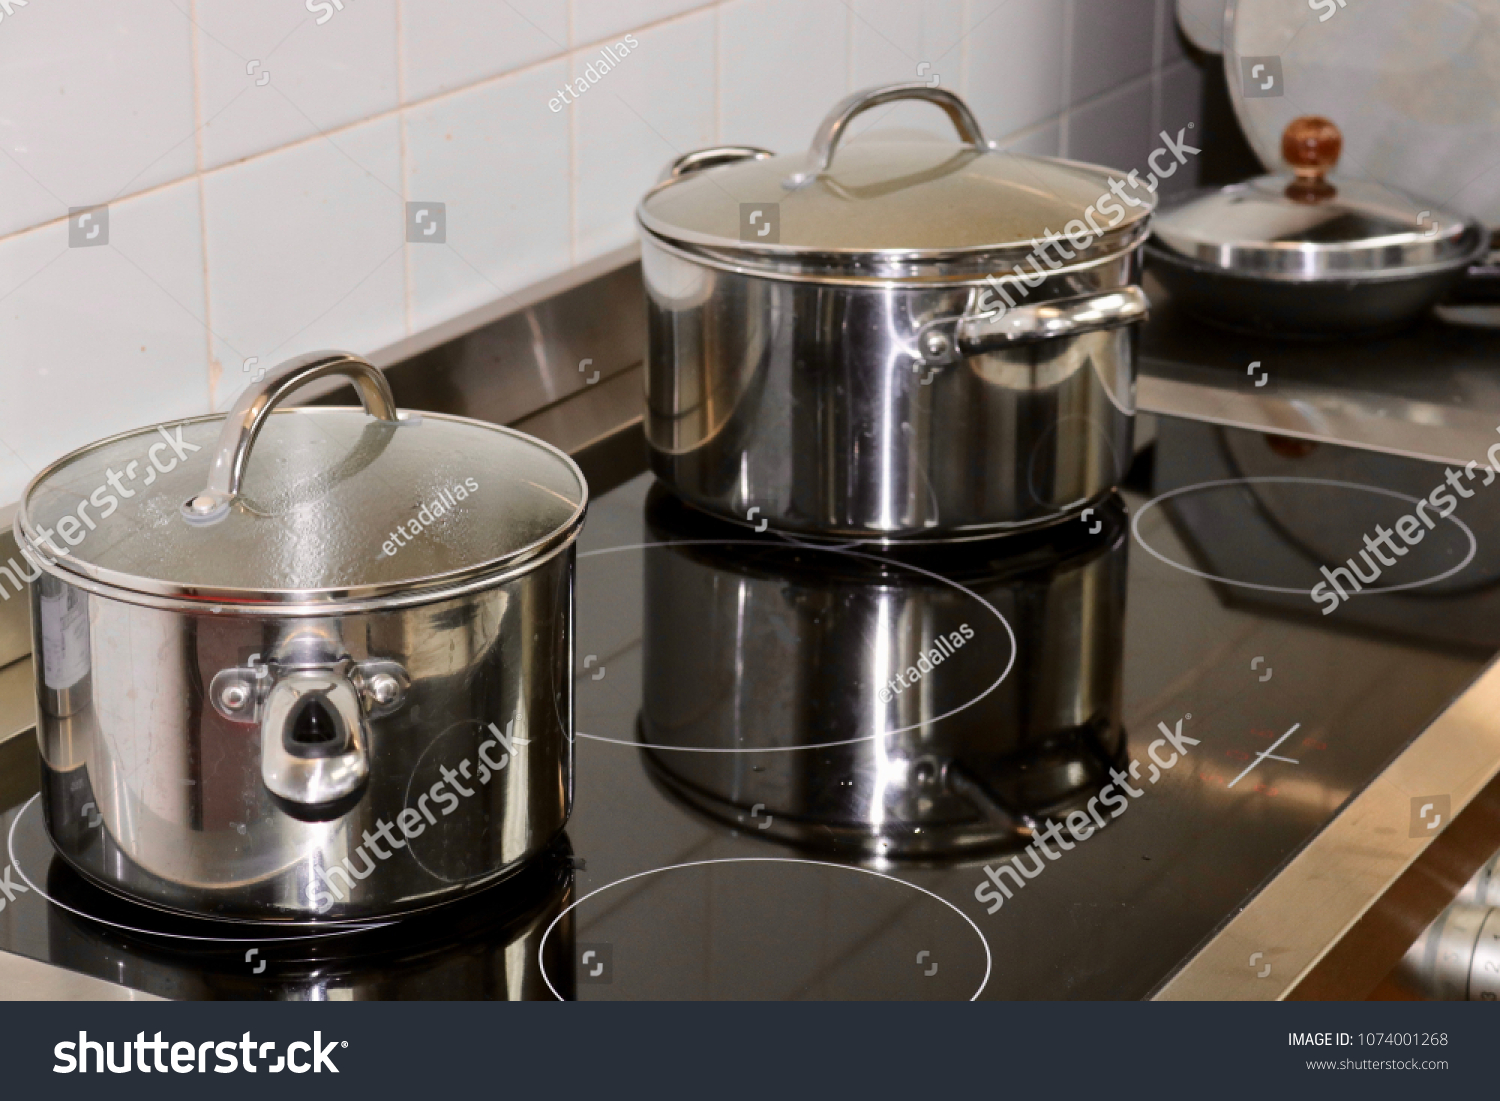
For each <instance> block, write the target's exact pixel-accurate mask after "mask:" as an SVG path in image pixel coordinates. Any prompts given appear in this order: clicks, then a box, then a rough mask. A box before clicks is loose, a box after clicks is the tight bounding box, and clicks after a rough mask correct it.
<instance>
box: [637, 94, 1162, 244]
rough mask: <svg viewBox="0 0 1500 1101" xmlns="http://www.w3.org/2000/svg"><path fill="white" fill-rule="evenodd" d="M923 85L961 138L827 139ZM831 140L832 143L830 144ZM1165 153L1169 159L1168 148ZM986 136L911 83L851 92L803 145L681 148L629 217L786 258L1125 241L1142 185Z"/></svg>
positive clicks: (1133, 227) (962, 112) (1137, 213)
mask: <svg viewBox="0 0 1500 1101" xmlns="http://www.w3.org/2000/svg"><path fill="white" fill-rule="evenodd" d="M896 99H923V100H927V101H929V102H931V103H933V104H935V105H936V106H939V107H941V108H942V109H943V110H945V111H946V112H947V113H948V114H949V116H950V118H952V119H953V121H954V124H955V127H956V128H957V130H958V132H959V135H960V137H961V138H963V139H964V141H963V142H962V143H957V142H940V141H878V140H868V141H863V142H859V143H855V144H850V145H847V146H840V145H839V141H840V139H841V138H842V137H843V136H844V134H845V132H846V130H847V127H848V125H849V122H850V121H851V120H852V119H853V118H854V117H855V116H856V115H858V114H859V113H861V112H862V111H865V110H868V109H870V108H871V107H874V106H877V105H880V104H883V103H888V102H891V101H892V100H896ZM835 152H836V153H837V155H836V156H835ZM1168 162H1169V163H1171V160H1170V158H1168ZM1117 175H1118V176H1119V177H1120V178H1119V179H1114V178H1112V177H1111V176H1110V174H1109V172H1108V171H1106V170H1105V169H1102V168H1098V167H1095V166H1092V165H1086V164H1077V163H1073V162H1069V161H1060V160H1051V159H1046V158H1039V157H1029V156H1022V155H1019V154H1014V153H1004V152H999V151H996V150H994V149H993V148H992V147H990V145H989V144H988V143H987V142H986V141H985V140H984V138H983V136H982V134H981V133H980V130H979V125H978V123H977V121H975V120H974V117H973V115H972V114H971V113H970V111H969V109H968V107H967V106H966V105H965V104H964V103H963V101H962V100H960V99H959V98H958V97H957V96H955V95H953V93H951V92H948V91H946V90H945V89H940V88H931V87H928V86H927V85H924V84H916V85H895V86H893V87H890V88H879V89H873V90H870V91H866V92H860V93H856V94H855V95H853V96H851V97H849V98H848V99H846V100H845V101H844V102H842V103H841V104H839V105H838V106H837V107H835V108H834V110H833V112H832V113H830V114H829V116H828V117H827V118H826V119H825V120H824V122H823V124H822V126H821V127H820V129H819V132H818V134H817V136H816V137H815V139H814V141H813V146H812V149H811V150H810V152H808V153H806V154H802V153H798V154H789V155H782V156H773V155H772V154H770V153H767V152H766V151H764V150H758V149H751V148H741V147H734V148H724V149H716V150H704V151H701V152H698V153H693V154H689V155H688V156H687V157H684V158H682V159H681V160H679V161H678V162H677V163H676V164H674V165H673V166H672V168H671V169H669V171H668V174H667V175H666V177H665V178H664V179H663V181H662V182H661V183H659V184H658V185H657V186H656V187H655V188H654V189H653V190H652V191H651V192H649V193H648V194H647V195H646V197H645V198H644V199H643V200H642V201H641V204H640V207H639V209H638V211H637V216H638V218H639V220H640V223H641V225H642V227H643V228H644V229H645V230H646V231H648V232H649V233H651V234H654V235H656V236H657V237H659V238H663V239H665V240H667V241H669V242H672V243H675V244H678V245H683V246H689V247H696V248H702V249H709V250H714V251H716V252H719V253H721V254H732V255H734V256H736V257H738V258H743V259H746V260H749V261H752V262H753V261H756V260H759V261H769V262H773V263H780V264H781V265H784V266H787V267H790V268H798V267H801V266H803V264H804V262H805V261H807V260H809V259H810V258H813V257H821V258H824V259H825V260H826V259H829V258H835V259H836V258H843V259H845V260H846V261H849V262H857V261H858V260H859V259H861V258H869V257H876V258H887V257H895V256H900V257H914V258H932V259H942V258H945V257H946V258H953V259H958V260H962V259H963V258H965V257H972V256H973V254H976V253H977V254H1016V256H1017V258H1021V257H1024V255H1025V254H1027V253H1029V252H1031V251H1032V250H1033V249H1034V247H1035V245H1036V243H1037V242H1038V241H1041V240H1052V241H1059V240H1063V239H1064V238H1063V235H1064V234H1067V235H1068V237H1069V238H1071V239H1072V240H1073V242H1074V245H1075V247H1073V248H1070V249H1069V252H1075V251H1080V249H1079V248H1078V247H1076V246H1079V245H1081V252H1082V253H1083V255H1081V256H1079V257H1077V258H1076V259H1071V260H1070V261H1069V263H1070V264H1076V263H1081V262H1083V260H1085V259H1091V258H1093V257H1095V256H1098V255H1104V254H1107V253H1110V252H1115V251H1118V250H1119V249H1120V248H1121V247H1123V243H1125V242H1130V243H1133V234H1132V231H1137V233H1136V235H1138V231H1139V229H1140V227H1141V226H1142V224H1143V223H1144V222H1145V221H1146V220H1147V219H1148V218H1149V216H1150V213H1151V210H1152V207H1153V205H1154V198H1153V195H1152V194H1151V192H1150V191H1148V190H1147V188H1146V186H1145V184H1144V183H1141V182H1139V181H1138V180H1137V181H1131V180H1130V179H1128V178H1127V177H1125V174H1124V173H1119V174H1117Z"/></svg>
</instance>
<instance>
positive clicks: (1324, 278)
mask: <svg viewBox="0 0 1500 1101" xmlns="http://www.w3.org/2000/svg"><path fill="white" fill-rule="evenodd" d="M1470 228H1471V229H1479V230H1481V231H1482V229H1483V227H1481V226H1479V223H1477V222H1472V223H1470ZM1278 247H1279V248H1280V249H1281V250H1282V251H1283V252H1285V253H1287V254H1288V255H1291V254H1294V253H1308V252H1313V253H1314V254H1317V255H1322V254H1319V253H1316V249H1317V248H1319V247H1320V246H1315V245H1296V244H1290V245H1282V246H1278ZM1489 251H1490V242H1489V235H1488V234H1487V233H1485V232H1478V233H1477V234H1476V235H1475V237H1474V239H1473V243H1472V244H1471V246H1470V247H1469V248H1468V249H1467V250H1466V251H1465V252H1463V253H1462V254H1460V255H1457V256H1453V257H1450V258H1448V259H1446V260H1435V261H1433V262H1431V263H1428V264H1412V265H1409V266H1407V267H1395V268H1342V269H1340V268H1326V267H1325V268H1320V269H1319V270H1318V271H1315V272H1312V273H1308V272H1301V271H1274V270H1256V269H1253V268H1245V267H1232V266H1225V265H1222V264H1215V263H1213V262H1211V261H1208V260H1204V259H1203V258H1202V257H1198V256H1185V255H1184V254H1182V253H1180V252H1178V251H1177V250H1176V249H1174V248H1172V247H1171V246H1170V245H1168V244H1166V243H1165V242H1163V241H1161V240H1158V239H1157V238H1156V237H1151V238H1149V239H1148V240H1147V241H1146V242H1145V254H1146V255H1147V256H1148V257H1150V258H1152V259H1153V260H1158V261H1161V262H1163V263H1167V264H1170V265H1172V266H1174V267H1178V268H1183V269H1186V270H1188V271H1193V272H1198V273H1201V274H1204V275H1214V276H1225V277H1228V278H1230V279H1238V280H1242V281H1243V282H1246V283H1276V284H1282V285H1289V286H1290V285H1295V286H1306V287H1317V286H1332V285H1334V284H1337V283H1357V284H1360V285H1366V284H1372V283H1401V282H1406V281H1416V280H1420V279H1423V278H1425V277H1427V276H1431V275H1443V274H1447V273H1450V272H1459V271H1463V270H1465V269H1467V268H1468V267H1469V266H1470V265H1471V264H1473V263H1474V262H1475V261H1477V260H1479V259H1481V258H1482V257H1484V256H1485V255H1487V254H1488V253H1489Z"/></svg>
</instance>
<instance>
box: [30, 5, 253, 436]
mask: <svg viewBox="0 0 1500 1101" xmlns="http://www.w3.org/2000/svg"><path fill="white" fill-rule="evenodd" d="M188 11H189V12H190V13H191V14H190V15H189V16H188V28H187V33H188V53H189V56H190V57H191V58H192V67H193V158H194V159H193V182H194V185H195V186H196V187H197V189H198V251H199V253H200V257H199V259H200V261H201V263H202V265H203V353H204V354H203V369H204V372H205V373H206V375H207V377H206V378H205V379H204V382H205V383H206V386H205V388H204V389H205V392H206V397H207V398H208V411H209V412H213V411H214V409H216V408H217V407H218V404H219V383H220V381H221V379H222V377H223V374H224V372H223V365H222V364H220V366H219V369H218V370H215V368H214V363H215V359H214V314H213V309H214V303H213V292H212V289H211V287H212V283H211V280H210V277H209V264H208V192H207V189H206V188H205V187H204V186H203V58H202V56H201V54H200V51H199V49H198V0H189V7H188ZM138 194H139V193H138ZM22 232H25V231H24V230H23V231H22Z"/></svg>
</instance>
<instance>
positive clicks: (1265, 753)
mask: <svg viewBox="0 0 1500 1101" xmlns="http://www.w3.org/2000/svg"><path fill="white" fill-rule="evenodd" d="M1301 725H1302V724H1301V723H1293V724H1292V728H1291V729H1290V730H1288V731H1287V732H1286V733H1285V734H1283V735H1282V736H1281V737H1279V738H1277V739H1276V740H1275V741H1274V742H1272V743H1271V748H1270V749H1263V750H1261V751H1260V752H1259V753H1257V754H1256V755H1255V760H1253V761H1251V762H1250V763H1249V764H1248V765H1247V766H1245V771H1244V772H1242V773H1240V774H1239V775H1238V776H1236V777H1235V778H1234V779H1233V780H1230V781H1229V785H1228V786H1229V787H1234V785H1235V784H1237V783H1239V782H1240V781H1241V780H1243V779H1244V778H1245V777H1246V776H1249V775H1250V771H1251V769H1253V768H1254V767H1255V766H1256V765H1258V764H1260V763H1261V762H1262V761H1281V762H1282V763H1283V764H1288V765H1295V764H1299V763H1300V762H1298V761H1294V760H1293V759H1292V758H1290V757H1278V756H1276V752H1275V751H1276V747H1277V746H1279V745H1281V743H1282V742H1284V741H1286V740H1287V739H1288V738H1290V737H1291V736H1292V735H1293V734H1295V733H1297V730H1298V728H1299V727H1301Z"/></svg>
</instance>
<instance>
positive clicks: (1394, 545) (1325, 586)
mask: <svg viewBox="0 0 1500 1101" xmlns="http://www.w3.org/2000/svg"><path fill="white" fill-rule="evenodd" d="M1495 431H1496V432H1500V427H1497V428H1496V429H1495ZM1486 457H1487V458H1488V459H1489V463H1488V464H1487V465H1486V466H1485V467H1484V471H1483V473H1484V480H1483V481H1482V482H1480V483H1479V485H1480V486H1481V487H1484V486H1488V485H1489V484H1490V483H1492V482H1493V481H1494V480H1495V475H1496V472H1497V471H1500V443H1497V444H1492V445H1491V446H1490V450H1489V454H1488V455H1487V456H1486ZM1479 467H1480V464H1479V462H1478V460H1473V461H1470V462H1468V463H1466V464H1465V465H1464V469H1463V472H1462V473H1460V472H1459V471H1457V470H1454V469H1453V468H1452V467H1448V468H1447V469H1446V470H1445V471H1444V472H1443V474H1444V478H1443V481H1442V482H1441V483H1440V484H1439V485H1438V486H1437V487H1436V488H1435V489H1433V490H1432V492H1431V493H1429V494H1427V496H1426V497H1425V498H1422V499H1419V500H1418V501H1417V503H1416V507H1415V508H1414V509H1412V511H1411V512H1409V513H1407V514H1406V515H1405V516H1402V517H1401V518H1400V519H1398V520H1397V521H1396V522H1395V524H1393V525H1392V526H1391V527H1390V528H1386V527H1383V526H1381V525H1380V524H1376V525H1375V534H1374V535H1373V536H1372V535H1366V536H1365V537H1364V544H1365V549H1364V550H1362V551H1360V552H1359V553H1358V554H1357V555H1355V556H1354V557H1352V558H1349V559H1347V560H1346V561H1345V563H1344V565H1342V566H1334V567H1332V568H1331V569H1330V568H1329V567H1328V566H1324V567H1322V573H1323V577H1324V580H1323V581H1320V582H1318V584H1317V585H1315V586H1314V587H1313V588H1312V590H1311V591H1310V592H1309V593H1308V595H1309V596H1311V597H1312V599H1313V600H1314V601H1316V602H1317V603H1319V604H1324V603H1325V601H1326V606H1325V607H1324V608H1323V614H1324V615H1331V614H1332V613H1333V612H1334V611H1336V610H1337V609H1338V606H1339V605H1340V604H1342V603H1343V602H1344V601H1346V600H1348V599H1350V598H1351V597H1352V596H1353V595H1354V594H1355V593H1358V592H1361V591H1362V590H1363V589H1364V588H1365V586H1367V585H1373V584H1375V582H1377V581H1379V580H1380V575H1381V572H1382V568H1383V567H1386V566H1394V565H1395V564H1396V562H1397V561H1398V560H1399V559H1401V558H1404V557H1405V556H1406V555H1407V554H1409V553H1410V549H1411V548H1412V547H1415V546H1416V545H1417V544H1418V543H1420V542H1421V541H1422V540H1423V539H1424V538H1426V536H1427V533H1428V532H1429V531H1431V530H1432V529H1433V528H1435V527H1437V522H1438V520H1446V519H1448V517H1450V516H1452V515H1453V513H1454V512H1455V511H1456V510H1457V509H1458V501H1459V498H1465V499H1467V498H1469V497H1472V496H1474V491H1473V490H1472V489H1469V488H1468V486H1469V484H1470V483H1471V482H1473V481H1474V476H1475V474H1476V473H1478V472H1479ZM1450 490H1451V492H1450ZM1454 494H1457V495H1458V496H1457V497H1455V496H1454ZM1429 508H1430V509H1431V510H1432V513H1435V514H1436V519H1434V517H1433V515H1431V514H1429V512H1428V511H1427V510H1428V509H1429ZM1454 522H1455V523H1457V521H1454ZM1396 537H1399V538H1400V540H1401V542H1400V543H1398V542H1396ZM1402 544H1405V545H1404V546H1403V545H1402ZM1387 551H1389V552H1390V553H1389V554H1387V553H1386V552H1387ZM1371 555H1374V558H1373V559H1372V558H1371V557H1370V556H1371ZM1361 562H1363V563H1364V564H1365V567H1366V569H1368V571H1369V574H1368V576H1367V575H1366V572H1365V570H1362V569H1360V568H1359V563H1361ZM1329 586H1332V588H1330V587H1329ZM1345 586H1347V587H1348V591H1347V592H1345Z"/></svg>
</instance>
